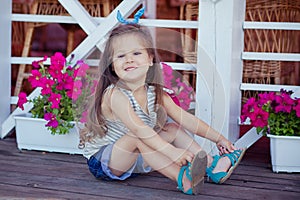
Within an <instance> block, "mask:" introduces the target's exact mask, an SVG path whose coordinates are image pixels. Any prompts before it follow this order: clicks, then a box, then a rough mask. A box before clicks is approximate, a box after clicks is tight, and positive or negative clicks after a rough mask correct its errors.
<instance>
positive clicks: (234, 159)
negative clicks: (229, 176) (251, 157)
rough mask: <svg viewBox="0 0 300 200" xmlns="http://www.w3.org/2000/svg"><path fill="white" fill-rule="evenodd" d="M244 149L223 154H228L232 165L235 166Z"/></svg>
mask: <svg viewBox="0 0 300 200" xmlns="http://www.w3.org/2000/svg"><path fill="white" fill-rule="evenodd" d="M241 153H242V151H241V150H234V151H233V152H232V153H227V154H224V155H223V156H227V157H228V158H229V160H230V162H231V166H234V165H235V163H237V161H238V160H239V157H240V156H241Z"/></svg>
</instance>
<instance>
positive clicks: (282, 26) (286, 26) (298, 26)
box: [243, 21, 300, 31]
mask: <svg viewBox="0 0 300 200" xmlns="http://www.w3.org/2000/svg"><path fill="white" fill-rule="evenodd" d="M243 28H244V29H273V30H298V31H299V30H300V23H291V22H250V21H245V22H244V24H243Z"/></svg>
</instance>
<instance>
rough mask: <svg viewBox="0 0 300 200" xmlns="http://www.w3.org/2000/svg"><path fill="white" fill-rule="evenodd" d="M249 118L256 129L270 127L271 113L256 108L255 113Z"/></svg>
mask: <svg viewBox="0 0 300 200" xmlns="http://www.w3.org/2000/svg"><path fill="white" fill-rule="evenodd" d="M249 118H250V120H251V124H252V125H253V126H254V127H261V128H263V127H265V126H267V125H268V118H269V113H268V112H266V111H264V110H263V109H261V108H259V107H257V106H254V108H253V112H251V113H250V114H249Z"/></svg>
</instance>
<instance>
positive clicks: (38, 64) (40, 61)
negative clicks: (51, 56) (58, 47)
mask: <svg viewBox="0 0 300 200" xmlns="http://www.w3.org/2000/svg"><path fill="white" fill-rule="evenodd" d="M47 58H48V57H47V56H44V58H43V59H42V60H37V61H33V62H32V66H33V67H34V68H36V69H39V68H40V63H43V62H45V61H46V60H47Z"/></svg>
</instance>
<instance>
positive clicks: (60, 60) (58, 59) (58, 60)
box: [50, 52, 66, 68]
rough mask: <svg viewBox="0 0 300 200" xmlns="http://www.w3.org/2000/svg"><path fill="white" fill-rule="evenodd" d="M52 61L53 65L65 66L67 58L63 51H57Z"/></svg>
mask: <svg viewBox="0 0 300 200" xmlns="http://www.w3.org/2000/svg"><path fill="white" fill-rule="evenodd" d="M50 62H51V66H52V67H55V68H63V67H64V66H65V64H66V58H65V57H64V56H63V55H62V53H61V52H56V53H55V54H54V55H53V56H51V58H50Z"/></svg>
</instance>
